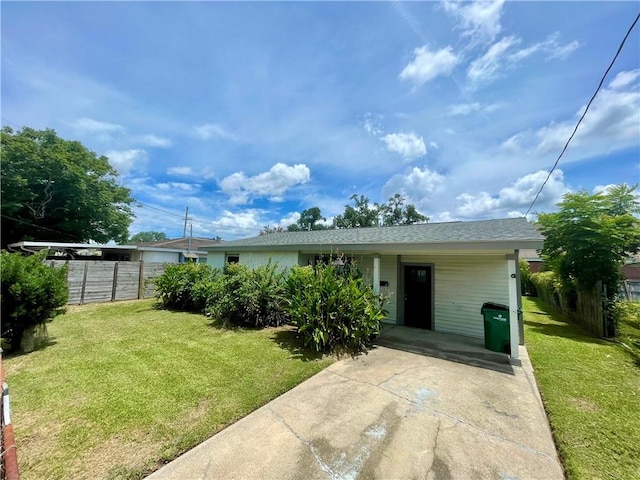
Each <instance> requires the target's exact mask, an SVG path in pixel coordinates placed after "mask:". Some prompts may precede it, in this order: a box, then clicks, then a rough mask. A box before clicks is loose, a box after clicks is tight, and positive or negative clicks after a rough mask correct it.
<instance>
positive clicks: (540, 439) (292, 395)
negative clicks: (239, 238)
mask: <svg viewBox="0 0 640 480" xmlns="http://www.w3.org/2000/svg"><path fill="white" fill-rule="evenodd" d="M521 356H522V365H523V366H522V367H513V366H509V365H498V364H496V365H495V368H487V365H484V366H476V365H471V364H465V363H461V362H454V361H450V360H445V359H442V358H435V357H430V356H424V355H420V354H416V353H410V352H406V351H400V350H395V349H391V348H386V347H377V348H375V349H374V350H372V351H370V352H369V354H367V355H361V356H359V357H358V358H355V359H346V360H343V361H340V362H337V363H335V364H333V365H332V366H330V367H329V368H327V369H326V370H324V371H322V372H320V373H319V374H317V375H315V376H314V377H312V378H310V379H308V380H307V381H305V382H304V383H302V384H300V385H299V386H297V387H296V388H294V389H293V390H291V391H289V392H287V393H285V394H284V395H282V396H280V397H278V398H276V399H275V400H273V401H272V402H270V403H268V404H267V405H265V406H264V407H262V408H260V409H258V410H256V411H255V412H253V413H252V414H250V415H248V416H247V417H245V418H243V419H242V420H240V421H239V422H237V423H235V424H233V425H231V426H230V427H228V428H227V429H225V430H223V431H222V432H220V433H218V434H217V435H215V436H213V437H212V438H210V439H209V440H207V441H205V442H204V443H202V444H200V445H199V446H197V447H195V448H194V449H193V450H191V451H189V452H187V453H186V454H184V455H183V456H181V457H180V458H178V459H177V460H175V461H173V462H171V463H170V464H168V465H166V466H164V467H163V468H162V469H160V470H158V471H157V472H155V473H154V474H152V475H151V476H150V477H148V478H149V480H168V479H176V480H177V479H180V480H195V479H233V478H248V479H305V480H306V479H332V480H337V479H356V478H358V479H369V478H380V479H405V478H406V479H410V478H411V479H412V478H427V479H476V478H477V479H499V480H516V479H522V480H524V479H545V480H554V479H558V480H560V479H562V478H563V473H562V468H561V466H560V464H559V462H558V457H557V454H556V450H555V447H554V444H553V441H552V438H551V433H550V430H549V425H548V422H547V418H546V416H545V413H544V410H543V408H542V404H541V401H540V397H539V395H538V390H537V388H536V385H535V381H534V379H533V376H532V371H531V365H530V363H529V361H528V357H527V354H526V350H525V349H524V348H521Z"/></svg>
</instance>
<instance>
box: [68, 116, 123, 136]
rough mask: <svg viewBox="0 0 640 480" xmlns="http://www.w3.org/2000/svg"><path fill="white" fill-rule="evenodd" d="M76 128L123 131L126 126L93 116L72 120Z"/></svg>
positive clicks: (72, 124)
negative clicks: (95, 118)
mask: <svg viewBox="0 0 640 480" xmlns="http://www.w3.org/2000/svg"><path fill="white" fill-rule="evenodd" d="M71 126H72V127H74V128H75V129H76V130H78V131H81V132H88V133H123V132H124V131H125V128H124V127H123V126H122V125H118V124H117V123H109V122H100V121H98V120H94V119H93V118H78V119H77V120H74V121H73V122H71Z"/></svg>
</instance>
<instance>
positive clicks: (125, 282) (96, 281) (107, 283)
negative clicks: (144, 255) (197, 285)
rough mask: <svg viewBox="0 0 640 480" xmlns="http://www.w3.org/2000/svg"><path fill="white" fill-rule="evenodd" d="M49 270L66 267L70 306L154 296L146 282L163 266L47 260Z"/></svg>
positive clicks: (156, 264) (154, 264)
mask: <svg viewBox="0 0 640 480" xmlns="http://www.w3.org/2000/svg"><path fill="white" fill-rule="evenodd" d="M49 262H50V265H51V266H52V267H53V268H61V267H62V266H64V265H67V266H68V270H67V285H68V286H69V301H68V303H70V304H80V305H82V304H85V303H99V302H114V301H116V300H134V299H141V298H149V297H152V296H153V295H154V287H153V283H152V282H149V280H151V279H153V278H156V277H158V276H159V275H161V274H162V272H164V267H165V264H164V263H145V262H109V261H105V260H50V261H49Z"/></svg>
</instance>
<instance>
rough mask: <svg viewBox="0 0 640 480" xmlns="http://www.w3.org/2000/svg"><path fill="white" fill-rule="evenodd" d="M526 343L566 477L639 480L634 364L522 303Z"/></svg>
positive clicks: (616, 349)
mask: <svg viewBox="0 0 640 480" xmlns="http://www.w3.org/2000/svg"><path fill="white" fill-rule="evenodd" d="M523 304H524V310H525V313H524V318H525V320H524V321H525V341H526V345H527V349H528V351H529V356H530V358H531V362H532V363H533V366H534V369H535V376H536V380H537V382H538V387H539V389H540V394H541V395H542V399H543V401H544V405H545V409H546V410H547V414H548V417H549V422H550V424H551V428H552V430H553V434H554V438H555V441H556V445H557V447H558V451H559V453H560V457H561V459H562V462H563V464H564V467H565V471H566V475H567V479H568V480H577V479H589V480H595V479H637V478H640V367H639V366H638V365H637V364H636V363H635V361H634V357H633V355H631V354H630V353H629V352H628V351H627V350H625V349H624V348H623V347H622V346H620V345H619V344H617V343H615V342H611V341H606V340H600V339H597V338H594V337H592V336H590V335H589V334H587V333H586V332H585V331H584V330H582V328H580V327H579V326H577V325H574V324H570V323H567V322H565V321H564V319H563V318H562V317H561V316H559V315H557V314H555V313H550V312H549V311H548V310H547V307H546V306H545V305H544V304H543V303H542V301H540V300H539V299H531V298H524V299H523Z"/></svg>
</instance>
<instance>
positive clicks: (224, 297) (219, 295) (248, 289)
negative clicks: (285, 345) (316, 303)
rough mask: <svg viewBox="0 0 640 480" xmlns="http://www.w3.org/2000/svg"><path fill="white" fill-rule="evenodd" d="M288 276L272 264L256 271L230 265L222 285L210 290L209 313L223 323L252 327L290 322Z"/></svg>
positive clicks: (242, 266) (225, 271) (213, 286)
mask: <svg viewBox="0 0 640 480" xmlns="http://www.w3.org/2000/svg"><path fill="white" fill-rule="evenodd" d="M285 286H286V284H285V274H284V272H282V271H281V270H280V269H278V267H277V265H275V264H272V263H271V262H269V263H268V264H266V265H261V266H259V267H258V268H256V269H254V270H252V269H250V268H248V267H247V266H246V265H240V264H238V263H235V264H230V265H227V266H226V268H225V269H224V274H223V275H221V276H220V277H219V279H218V283H217V284H215V285H211V286H210V287H209V289H208V294H209V297H208V300H207V308H206V311H207V313H208V314H209V315H211V316H212V317H214V318H216V319H217V320H220V321H222V322H225V323H226V322H228V323H232V324H234V325H241V326H248V327H270V326H278V325H282V324H284V323H287V321H288V319H289V315H288V311H287V301H286V298H285V295H286V288H285Z"/></svg>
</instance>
